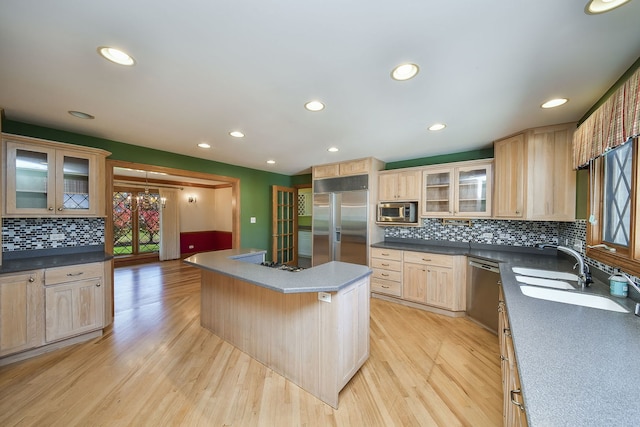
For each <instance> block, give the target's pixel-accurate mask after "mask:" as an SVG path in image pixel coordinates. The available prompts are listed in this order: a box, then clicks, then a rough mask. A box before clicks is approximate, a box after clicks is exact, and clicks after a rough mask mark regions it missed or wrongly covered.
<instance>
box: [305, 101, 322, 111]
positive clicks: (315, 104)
mask: <svg viewBox="0 0 640 427" xmlns="http://www.w3.org/2000/svg"><path fill="white" fill-rule="evenodd" d="M304 108H306V109H307V110H309V111H321V110H324V104H323V103H322V102H320V101H309V102H307V103H306V104H304Z"/></svg>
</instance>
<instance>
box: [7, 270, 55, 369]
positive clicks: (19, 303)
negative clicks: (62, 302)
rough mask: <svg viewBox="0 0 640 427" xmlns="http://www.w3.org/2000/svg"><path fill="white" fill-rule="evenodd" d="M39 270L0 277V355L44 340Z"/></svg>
mask: <svg viewBox="0 0 640 427" xmlns="http://www.w3.org/2000/svg"><path fill="white" fill-rule="evenodd" d="M41 271H42V270H38V271H30V272H25V273H18V274H11V275H3V276H1V277H0V356H4V355H5V354H11V353H16V352H18V351H21V350H26V349H29V348H32V347H37V346H38V345H41V344H42V342H43V341H44V333H43V324H44V322H43V319H42V313H43V312H44V307H43V300H44V298H43V297H42V279H41V278H42V273H41Z"/></svg>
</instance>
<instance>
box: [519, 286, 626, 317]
mask: <svg viewBox="0 0 640 427" xmlns="http://www.w3.org/2000/svg"><path fill="white" fill-rule="evenodd" d="M520 290H521V291H522V293H523V294H525V295H526V296H528V297H533V298H538V299H543V300H547V301H555V302H562V303H565V304H573V305H581V306H583V307H591V308H598V309H600V310H609V311H616V312H618V313H629V310H627V309H626V308H624V307H623V306H621V305H620V304H618V303H617V302H615V301H613V300H610V299H609V298H606V297H602V296H599V295H592V294H584V293H580V292H570V291H564V290H559V289H551V288H542V287H538V286H527V285H522V286H520Z"/></svg>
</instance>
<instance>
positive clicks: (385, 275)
mask: <svg viewBox="0 0 640 427" xmlns="http://www.w3.org/2000/svg"><path fill="white" fill-rule="evenodd" d="M380 275H381V276H383V277H389V275H388V274H387V273H380Z"/></svg>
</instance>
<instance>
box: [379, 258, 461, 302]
mask: <svg viewBox="0 0 640 427" xmlns="http://www.w3.org/2000/svg"><path fill="white" fill-rule="evenodd" d="M465 260H466V257H464V256H458V255H442V254H431V253H425V252H413V251H401V250H390V249H381V248H372V249H371V268H372V270H373V275H372V279H371V292H374V293H377V294H384V295H388V296H391V297H394V299H396V300H402V301H408V302H411V303H418V304H421V305H424V306H425V307H426V306H430V307H436V308H441V309H444V310H447V311H452V312H462V311H464V310H465V309H466V290H465V283H466V280H465V275H466V270H467V269H466V263H465Z"/></svg>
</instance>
